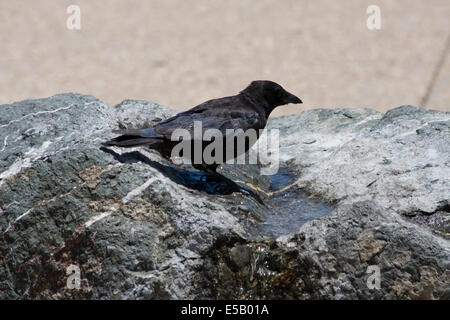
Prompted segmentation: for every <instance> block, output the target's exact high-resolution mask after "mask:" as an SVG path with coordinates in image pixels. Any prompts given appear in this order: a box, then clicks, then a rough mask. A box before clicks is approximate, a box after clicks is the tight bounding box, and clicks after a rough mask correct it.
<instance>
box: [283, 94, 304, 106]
mask: <svg viewBox="0 0 450 320" xmlns="http://www.w3.org/2000/svg"><path fill="white" fill-rule="evenodd" d="M287 102H288V103H296V104H298V103H303V101H302V100H300V99H299V97H297V96H294V95H293V94H289V96H288V99H287Z"/></svg>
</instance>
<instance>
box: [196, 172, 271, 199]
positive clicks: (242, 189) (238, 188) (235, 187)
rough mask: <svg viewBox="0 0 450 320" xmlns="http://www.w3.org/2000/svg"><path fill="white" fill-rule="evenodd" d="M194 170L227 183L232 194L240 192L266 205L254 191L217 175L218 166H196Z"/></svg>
mask: <svg viewBox="0 0 450 320" xmlns="http://www.w3.org/2000/svg"><path fill="white" fill-rule="evenodd" d="M194 168H196V169H198V170H202V171H205V172H207V173H208V174H209V175H210V176H212V177H214V178H215V179H216V180H218V181H223V182H225V183H226V184H227V185H228V186H229V188H230V191H231V192H240V193H242V194H245V195H248V196H251V197H253V198H255V199H256V200H257V201H258V202H259V203H260V204H263V205H265V204H264V202H263V201H262V200H261V198H260V197H259V196H258V195H257V194H256V193H255V192H253V190H251V189H249V188H246V187H242V186H240V185H238V184H237V183H236V182H234V181H233V180H231V179H229V178H227V177H225V176H224V175H221V174H220V173H217V172H216V168H217V165H215V166H214V167H212V166H206V165H195V166H194ZM205 176H206V175H205ZM202 178H203V176H202Z"/></svg>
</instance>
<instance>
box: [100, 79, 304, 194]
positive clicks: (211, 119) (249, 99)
mask: <svg viewBox="0 0 450 320" xmlns="http://www.w3.org/2000/svg"><path fill="white" fill-rule="evenodd" d="M288 103H302V101H301V100H300V99H299V98H298V97H296V96H295V95H293V94H291V93H289V92H287V91H286V90H284V89H283V88H282V87H281V86H280V85H279V84H277V83H275V82H273V81H267V80H258V81H253V82H252V83H251V84H250V85H249V86H247V88H245V89H244V90H242V91H241V92H240V93H239V94H237V95H235V96H230V97H224V98H219V99H213V100H209V101H206V102H204V103H202V104H199V105H198V106H196V107H194V108H192V109H190V110H187V111H185V112H181V113H178V114H177V115H175V116H173V117H171V118H169V119H167V120H164V121H162V122H160V123H158V124H157V125H155V126H153V127H152V128H145V129H126V130H117V131H114V132H115V133H117V134H120V136H118V137H116V138H114V139H112V140H109V141H106V142H104V143H103V145H106V146H118V147H125V148H127V147H128V148H129V147H137V146H145V147H148V148H150V149H154V150H157V151H158V152H159V153H160V154H161V155H162V156H163V157H164V158H166V159H170V157H171V155H172V149H173V148H174V146H175V145H177V144H178V143H179V141H172V140H171V136H172V133H173V132H174V130H176V129H185V130H187V131H189V132H190V134H191V137H193V136H194V135H193V131H194V121H201V125H202V131H203V132H204V131H205V130H207V129H218V130H220V132H221V133H222V135H223V137H225V136H226V130H227V129H234V130H237V129H242V130H243V131H244V132H245V131H246V130H248V129H254V130H256V132H257V133H258V132H259V129H264V128H265V126H266V124H267V120H268V118H269V115H270V113H271V112H272V111H273V110H274V109H275V108H276V107H278V106H281V105H285V104H288ZM257 138H259V135H258V137H257ZM212 141H214V140H212ZM212 141H205V140H203V141H202V142H201V144H202V151H203V150H204V148H205V147H206V146H207V145H208V144H210V143H212ZM192 143H193V140H192ZM224 147H225V143H224ZM250 147H251V144H249V143H248V141H246V144H245V148H244V152H247V151H248V149H249V148H250ZM192 150H195V149H192ZM241 150H242V149H241ZM223 154H227V153H226V152H223ZM228 154H229V153H228ZM231 154H232V156H231V157H237V156H239V155H240V154H239V153H238V150H237V148H236V146H235V150H234V152H233V153H231ZM228 157H229V158H230V156H228ZM191 158H192V159H191V163H192V165H193V167H194V168H196V169H199V170H202V171H205V172H207V173H209V174H210V175H212V176H213V177H215V178H217V179H218V180H222V181H225V182H226V183H227V184H228V185H229V186H230V187H231V188H232V191H239V190H240V189H242V188H240V187H239V186H238V185H237V184H236V183H234V182H233V181H231V180H230V179H228V178H226V177H224V176H222V175H220V174H218V173H216V169H217V167H218V165H220V164H221V163H223V162H225V161H226V160H228V159H223V161H222V162H221V163H211V164H207V163H205V162H202V163H195V161H194V159H193V158H194V152H191Z"/></svg>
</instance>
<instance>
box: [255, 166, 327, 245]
mask: <svg viewBox="0 0 450 320" xmlns="http://www.w3.org/2000/svg"><path fill="white" fill-rule="evenodd" d="M269 179H270V189H271V192H273V196H272V197H271V198H270V199H269V200H267V202H268V205H269V207H270V208H271V209H270V210H269V212H268V214H267V216H266V217H265V222H264V224H263V225H262V226H261V230H260V232H261V233H262V234H261V235H262V236H265V237H274V238H275V237H278V236H281V235H286V234H290V233H293V232H296V231H298V229H299V228H300V227H301V226H302V225H303V224H305V223H306V222H308V221H311V220H314V219H319V218H322V217H324V216H326V215H328V214H330V213H331V212H332V211H333V210H334V208H333V207H332V206H331V205H329V204H327V203H325V202H323V201H322V200H320V199H317V198H313V197H310V195H309V194H307V193H306V192H304V191H299V190H297V188H289V189H287V190H285V191H281V192H277V191H278V190H281V189H283V188H284V187H287V186H289V185H291V184H292V183H293V182H295V179H297V178H296V177H294V176H293V175H292V174H290V172H289V171H288V170H287V169H281V168H280V170H279V172H278V173H277V174H275V175H272V176H269Z"/></svg>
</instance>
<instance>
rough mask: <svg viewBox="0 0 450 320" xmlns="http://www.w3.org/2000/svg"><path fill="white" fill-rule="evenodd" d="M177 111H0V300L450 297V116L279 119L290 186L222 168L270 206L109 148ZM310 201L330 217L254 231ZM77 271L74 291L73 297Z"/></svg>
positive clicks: (344, 112) (25, 105) (70, 99)
mask: <svg viewBox="0 0 450 320" xmlns="http://www.w3.org/2000/svg"><path fill="white" fill-rule="evenodd" d="M174 112H175V111H173V110H170V109H168V108H165V107H162V106H159V105H156V104H152V103H148V102H144V101H132V100H126V101H124V102H122V103H121V104H119V105H118V106H115V107H110V106H107V105H106V104H104V103H103V102H101V101H99V100H97V99H95V98H94V97H91V96H84V95H78V94H62V95H57V96H53V97H51V98H48V99H40V100H26V101H21V102H18V103H15V104H11V105H3V106H0V152H1V153H0V299H21V298H27V299H36V298H51V299H54V298H68V299H70V298H84V299H112V298H119V299H174V298H188V299H190V298H302V299H303V298H304V299H310V298H319V299H326V298H331V299H374V298H379V299H420V298H425V299H439V298H441V299H442V298H449V295H450V293H449V292H450V287H449V282H450V280H449V279H450V271H449V263H450V262H449V257H450V241H449V212H450V202H449V194H450V182H449V177H450V160H449V159H450V157H449V155H450V143H449V142H450V114H449V113H443V112H437V111H425V110H422V109H419V108H414V107H410V106H407V107H400V108H396V109H393V110H391V111H389V112H387V113H386V114H381V113H378V112H375V111H372V110H369V109H338V110H310V111H306V112H303V113H301V114H299V115H296V116H286V117H281V118H276V119H272V120H271V121H270V124H269V128H278V129H279V130H280V137H281V143H280V147H281V148H280V157H281V166H282V167H283V168H289V172H290V175H291V178H292V179H290V180H289V184H286V185H284V186H280V188H279V189H277V190H272V189H271V186H270V179H268V178H267V177H263V176H258V170H257V168H255V166H223V167H222V169H221V170H222V171H223V172H224V173H225V174H226V175H228V176H230V177H232V178H233V179H236V180H238V181H240V182H241V183H245V184H247V185H248V186H253V187H254V189H255V190H257V191H256V192H258V193H259V195H260V197H261V198H262V199H263V200H264V201H265V202H267V204H268V205H266V206H264V205H261V204H259V203H258V201H256V200H255V199H254V198H253V197H251V196H248V195H247V196H244V195H243V194H231V195H218V194H214V192H210V190H209V189H208V186H207V185H205V184H202V183H201V182H199V179H196V177H197V178H198V176H199V174H198V173H196V172H195V171H192V170H191V169H189V168H185V169H186V170H181V169H179V168H175V167H174V166H172V165H170V164H169V163H167V162H166V161H163V160H161V159H160V158H159V157H158V156H157V155H156V154H154V153H151V152H148V151H145V150H142V149H136V150H119V149H114V148H112V149H105V148H101V146H100V142H101V141H103V140H105V139H107V138H110V137H111V136H112V134H111V130H112V129H116V128H118V127H121V128H124V127H137V126H145V125H151V124H153V123H156V122H157V121H160V120H162V119H164V118H167V117H168V116H170V115H172V114H173V113H174ZM305 192H307V194H309V195H312V196H315V197H316V198H318V199H324V200H326V201H327V202H328V203H330V204H332V205H334V206H335V208H336V209H335V210H334V211H333V212H332V213H331V214H330V215H328V216H326V217H324V218H321V219H318V220H314V221H310V222H308V223H306V224H304V225H303V226H302V227H300V228H298V231H294V232H291V231H290V232H291V233H290V234H289V235H283V236H280V237H278V238H276V239H270V238H269V237H267V236H264V235H262V236H261V235H260V233H261V232H262V231H261V230H264V229H261V222H262V221H264V220H268V218H270V215H271V214H274V213H273V212H274V210H273V207H276V206H277V205H276V204H277V203H278V202H276V203H275V202H273V201H274V200H273V198H275V196H274V195H275V194H276V193H277V194H278V197H280V196H283V195H284V194H287V193H289V195H290V197H292V195H295V194H299V195H300V194H305ZM290 197H286V198H285V199H288V200H289V199H291V198H290ZM277 201H278V200H277ZM286 233H287V232H286ZM71 265H75V266H78V267H79V269H80V271H81V287H80V289H71V288H70V286H67V281H68V277H69V275H68V274H67V270H68V267H69V266H71ZM369 266H376V267H378V268H379V270H380V280H381V281H380V288H379V289H377V288H375V289H369V286H368V285H367V282H368V279H369V276H370V273H368V272H367V271H368V268H369Z"/></svg>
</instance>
